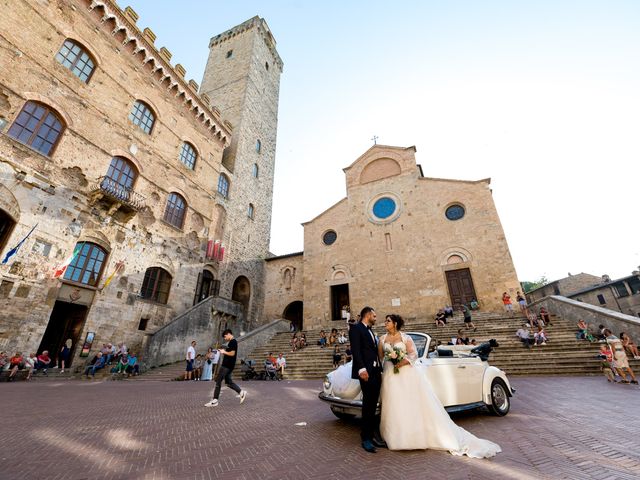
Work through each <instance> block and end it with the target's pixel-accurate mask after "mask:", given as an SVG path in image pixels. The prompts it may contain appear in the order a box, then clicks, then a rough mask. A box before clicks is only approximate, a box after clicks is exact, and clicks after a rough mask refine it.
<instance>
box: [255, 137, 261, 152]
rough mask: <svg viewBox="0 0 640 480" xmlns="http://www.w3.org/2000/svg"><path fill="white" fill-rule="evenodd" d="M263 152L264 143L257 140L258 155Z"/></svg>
mask: <svg viewBox="0 0 640 480" xmlns="http://www.w3.org/2000/svg"><path fill="white" fill-rule="evenodd" d="M261 150H262V142H261V141H260V140H256V153H260V151H261Z"/></svg>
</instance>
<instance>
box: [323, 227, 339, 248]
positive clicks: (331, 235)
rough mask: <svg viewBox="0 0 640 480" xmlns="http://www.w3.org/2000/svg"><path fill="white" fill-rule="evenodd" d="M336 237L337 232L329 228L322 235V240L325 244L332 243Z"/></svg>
mask: <svg viewBox="0 0 640 480" xmlns="http://www.w3.org/2000/svg"><path fill="white" fill-rule="evenodd" d="M337 238H338V234H337V233H336V232H334V231H333V230H329V231H328V232H326V233H325V234H324V235H323V236H322V242H323V243H324V244H325V245H333V244H334V242H335V241H336V239H337Z"/></svg>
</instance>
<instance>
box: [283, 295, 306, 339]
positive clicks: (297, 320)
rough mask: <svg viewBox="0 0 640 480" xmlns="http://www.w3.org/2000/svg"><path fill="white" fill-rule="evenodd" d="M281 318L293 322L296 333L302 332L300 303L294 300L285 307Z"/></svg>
mask: <svg viewBox="0 0 640 480" xmlns="http://www.w3.org/2000/svg"><path fill="white" fill-rule="evenodd" d="M282 318H284V319H285V320H289V321H291V322H293V324H294V325H295V327H296V331H297V332H299V331H300V330H302V302H301V301H300V300H296V301H295V302H291V303H290V304H289V305H287V306H286V307H285V309H284V312H282Z"/></svg>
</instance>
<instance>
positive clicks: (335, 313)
mask: <svg viewBox="0 0 640 480" xmlns="http://www.w3.org/2000/svg"><path fill="white" fill-rule="evenodd" d="M346 305H349V284H348V283H343V284H342V285H332V286H331V319H332V320H342V307H344V306H346Z"/></svg>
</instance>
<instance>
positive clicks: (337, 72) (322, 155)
mask: <svg viewBox="0 0 640 480" xmlns="http://www.w3.org/2000/svg"><path fill="white" fill-rule="evenodd" d="M119 5H120V6H121V7H123V8H124V7H125V6H127V5H131V6H132V7H133V8H134V10H136V12H137V13H138V14H139V15H140V19H139V20H138V26H139V27H140V28H144V27H150V28H151V29H152V30H153V31H154V32H155V33H156V35H157V40H156V46H157V47H158V48H159V47H161V46H166V47H167V48H168V49H169V50H170V51H171V52H172V53H173V58H172V61H173V62H174V64H175V63H181V64H182V65H184V66H185V68H186V69H187V77H186V78H193V79H194V80H196V81H197V82H198V83H200V82H201V80H202V74H203V72H204V67H205V64H206V60H207V56H208V43H209V39H210V38H211V37H212V36H214V35H217V34H218V33H222V32H223V31H225V30H228V29H229V28H232V27H233V26H235V25H237V24H239V23H242V22H243V21H245V20H247V19H249V18H251V17H253V16H254V15H259V16H261V17H263V18H265V20H266V21H267V23H268V24H269V27H270V29H271V31H272V33H273V35H274V36H275V39H276V42H277V49H278V52H279V54H280V57H281V58H282V60H283V62H284V71H283V74H282V77H281V83H280V105H279V117H278V139H277V150H276V173H275V184H274V201H273V221H272V232H271V251H272V252H273V253H275V254H277V255H284V254H287V253H292V252H298V251H302V249H303V228H302V226H301V225H300V224H301V223H302V222H305V221H308V220H311V219H312V218H314V217H315V216H317V215H318V214H319V213H321V212H323V211H324V210H326V209H327V208H329V207H330V206H331V205H333V204H334V203H336V202H338V201H339V200H340V199H342V198H344V196H345V193H346V191H345V179H344V173H343V171H342V169H343V168H344V167H346V166H348V165H350V164H351V163H352V162H353V161H354V160H355V159H356V158H358V157H359V156H360V155H361V154H362V153H364V152H365V151H366V150H367V149H368V148H369V147H371V145H372V144H373V141H372V138H373V137H374V135H375V136H377V137H378V140H377V141H378V143H380V144H384V145H393V146H403V147H408V146H412V145H414V146H415V147H416V148H417V153H416V158H417V162H418V163H419V164H421V165H422V169H423V171H424V174H425V176H427V177H441V178H453V179H463V180H478V179H483V178H487V177H490V178H491V186H492V189H493V197H494V200H495V203H496V207H497V209H498V213H499V215H500V219H501V222H502V226H503V228H504V230H505V235H506V238H507V241H508V243H509V247H510V250H511V255H512V257H513V260H514V264H515V267H516V271H517V273H518V277H519V279H520V280H521V281H525V280H529V281H533V280H537V279H539V278H540V277H541V276H545V277H547V278H548V279H549V280H555V279H558V278H562V277H564V276H566V275H567V274H568V273H572V274H576V273H580V272H586V273H591V274H594V275H603V274H608V275H610V276H611V277H612V278H618V277H622V276H626V275H630V274H631V272H632V270H637V269H640V267H639V266H640V221H639V215H638V211H639V208H638V207H639V205H640V203H639V201H638V199H639V193H640V162H639V161H638V157H639V150H640V135H639V132H640V93H639V88H640V3H639V2H637V1H633V0H630V1H626V2H625V1H617V0H610V1H588V0H583V1H580V0H575V1H563V0H555V1H546V0H537V1H535V2H531V1H529V2H525V1H506V0H505V1H490V0H485V1H482V2H478V1H472V0H469V1H456V0H451V1H442V0H439V1H435V0H424V1H418V0H415V1H406V0H397V1H396V2H389V1H378V0H350V1H346V0H323V1H306V0H305V1H303V0H260V1H257V0H256V1H248V0H247V1H243V0H235V1H212V0H207V1H205V0H182V1H180V2H178V1H170V0H130V1H129V2H125V1H124V0H119ZM633 212H636V213H633Z"/></svg>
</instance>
